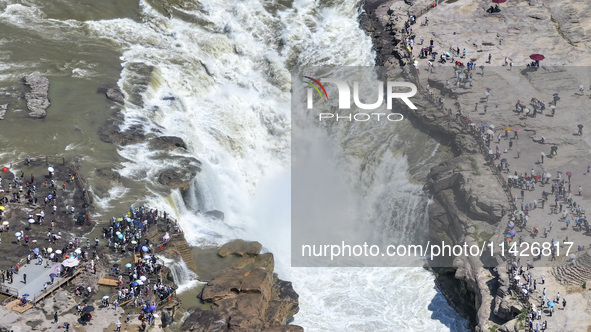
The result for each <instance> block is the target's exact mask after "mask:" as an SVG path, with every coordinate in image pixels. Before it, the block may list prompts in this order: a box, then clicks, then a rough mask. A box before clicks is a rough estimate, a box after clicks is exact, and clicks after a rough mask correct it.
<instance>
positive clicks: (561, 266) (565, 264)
mask: <svg viewBox="0 0 591 332" xmlns="http://www.w3.org/2000/svg"><path fill="white" fill-rule="evenodd" d="M576 255H577V256H576V258H575V259H574V260H573V259H572V258H568V257H565V258H562V259H561V260H560V261H559V262H558V264H557V265H556V266H554V267H553V268H552V275H553V276H554V277H555V278H556V280H557V281H558V282H559V283H561V284H563V285H577V286H581V285H582V284H583V283H586V282H587V281H591V254H590V253H589V250H587V251H584V252H583V251H581V252H577V253H576ZM590 286H591V285H590Z"/></svg>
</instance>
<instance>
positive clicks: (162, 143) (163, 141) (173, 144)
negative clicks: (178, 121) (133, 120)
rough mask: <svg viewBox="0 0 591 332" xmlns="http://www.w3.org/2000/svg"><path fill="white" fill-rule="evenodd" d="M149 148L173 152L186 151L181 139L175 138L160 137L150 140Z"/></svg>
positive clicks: (185, 145)
mask: <svg viewBox="0 0 591 332" xmlns="http://www.w3.org/2000/svg"><path fill="white" fill-rule="evenodd" d="M150 146H151V147H152V149H155V150H174V149H176V148H183V149H187V144H185V141H183V139H182V138H180V137H176V136H160V137H156V138H154V139H152V140H150Z"/></svg>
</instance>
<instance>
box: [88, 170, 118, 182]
mask: <svg viewBox="0 0 591 332" xmlns="http://www.w3.org/2000/svg"><path fill="white" fill-rule="evenodd" d="M94 172H95V173H96V175H98V176H100V177H101V178H104V179H109V180H111V181H116V182H119V180H121V175H119V173H118V172H117V171H115V170H113V169H112V168H110V167H103V168H97V169H96V170H95V171H94Z"/></svg>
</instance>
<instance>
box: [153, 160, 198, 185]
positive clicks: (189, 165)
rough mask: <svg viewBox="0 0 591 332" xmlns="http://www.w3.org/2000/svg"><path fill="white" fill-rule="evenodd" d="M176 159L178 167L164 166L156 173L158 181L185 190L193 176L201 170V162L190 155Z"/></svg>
mask: <svg viewBox="0 0 591 332" xmlns="http://www.w3.org/2000/svg"><path fill="white" fill-rule="evenodd" d="M176 160H177V161H178V162H179V163H180V167H167V168H165V169H164V170H163V171H162V172H160V174H159V175H158V183H160V184H161V185H164V186H168V187H171V188H181V189H183V190H186V189H187V188H189V184H190V183H191V181H192V180H193V178H195V176H196V175H197V173H199V172H200V171H201V167H200V166H201V162H200V161H199V160H197V159H195V158H192V157H180V158H177V159H176Z"/></svg>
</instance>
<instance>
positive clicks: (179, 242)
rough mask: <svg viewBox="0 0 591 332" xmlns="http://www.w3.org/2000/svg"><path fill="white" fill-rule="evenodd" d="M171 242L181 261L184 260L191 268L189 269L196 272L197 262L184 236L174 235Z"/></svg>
mask: <svg viewBox="0 0 591 332" xmlns="http://www.w3.org/2000/svg"><path fill="white" fill-rule="evenodd" d="M172 244H173V245H174V248H175V249H176V251H177V252H178V253H179V254H180V255H181V258H182V259H183V261H185V264H187V267H188V268H189V269H191V271H193V272H195V273H197V263H196V262H195V259H194V258H193V253H192V252H191V247H189V244H188V243H187V240H185V236H184V235H183V234H181V235H180V236H178V237H175V239H174V242H173V243H172Z"/></svg>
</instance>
